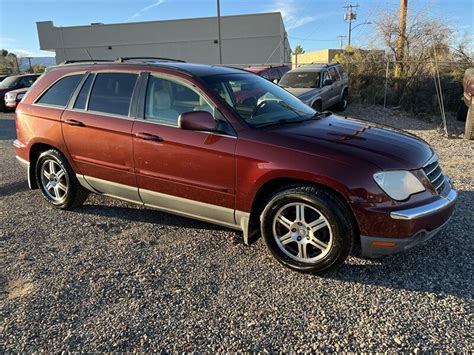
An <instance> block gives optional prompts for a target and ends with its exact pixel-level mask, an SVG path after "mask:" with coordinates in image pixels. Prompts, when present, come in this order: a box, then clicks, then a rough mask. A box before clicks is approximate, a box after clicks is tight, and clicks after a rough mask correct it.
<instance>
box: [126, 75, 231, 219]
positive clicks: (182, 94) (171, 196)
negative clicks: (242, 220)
mask: <svg viewBox="0 0 474 355" xmlns="http://www.w3.org/2000/svg"><path fill="white" fill-rule="evenodd" d="M142 92H143V95H142V98H141V99H140V102H141V103H142V102H143V103H144V107H143V108H142V109H141V111H142V114H141V117H142V119H137V120H136V122H135V124H134V127H133V142H134V157H135V173H136V176H137V182H138V187H139V191H140V196H141V198H142V200H143V202H144V203H145V204H146V205H148V206H153V207H158V208H160V209H162V210H166V211H172V212H175V213H179V214H183V215H186V216H190V217H198V218H200V219H204V220H208V221H212V222H218V223H221V224H233V223H234V206H235V148H236V142H237V139H236V136H235V134H233V131H232V127H230V126H229V128H230V131H229V133H228V134H227V133H222V134H215V133H210V132H204V131H189V130H184V129H181V128H179V127H178V117H179V115H180V114H182V113H184V112H189V111H198V110H199V111H208V112H211V113H212V114H213V115H214V117H216V118H217V117H219V118H220V119H222V120H225V118H224V117H223V116H221V114H220V113H219V111H217V109H215V107H214V105H213V104H212V103H211V100H210V99H209V98H208V97H206V96H205V95H204V94H203V93H202V92H201V91H200V90H199V88H197V87H196V86H195V85H193V84H192V83H191V82H189V81H187V80H184V79H183V78H178V77H175V76H173V75H164V74H158V73H157V74H150V75H149V78H148V81H147V84H146V85H145V84H144V87H143V91H142ZM223 122H224V123H225V122H226V121H223Z"/></svg>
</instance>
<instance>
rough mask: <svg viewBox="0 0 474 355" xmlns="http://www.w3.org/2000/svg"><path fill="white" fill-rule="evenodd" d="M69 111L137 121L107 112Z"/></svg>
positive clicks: (70, 110) (69, 110)
mask: <svg viewBox="0 0 474 355" xmlns="http://www.w3.org/2000/svg"><path fill="white" fill-rule="evenodd" d="M67 111H68V112H77V113H90V114H92V115H96V116H104V117H111V118H120V119H122V120H128V121H136V119H135V118H133V117H129V116H123V115H117V114H114V113H107V112H100V111H84V110H80V109H77V108H75V109H68V110H67Z"/></svg>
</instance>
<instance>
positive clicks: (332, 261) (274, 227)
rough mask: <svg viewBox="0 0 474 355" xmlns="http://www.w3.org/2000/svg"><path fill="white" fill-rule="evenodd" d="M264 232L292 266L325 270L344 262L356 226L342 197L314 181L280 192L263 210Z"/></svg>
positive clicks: (279, 256)
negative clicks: (314, 183) (312, 183)
mask: <svg viewBox="0 0 474 355" xmlns="http://www.w3.org/2000/svg"><path fill="white" fill-rule="evenodd" d="M261 217H262V223H261V232H262V236H263V238H264V240H265V243H266V245H267V247H268V249H269V250H270V252H271V253H272V255H273V256H274V257H275V258H276V259H277V260H278V261H279V262H280V263H281V264H283V265H284V266H286V267H289V268H291V269H294V270H297V271H302V272H308V273H323V272H326V271H329V270H331V269H334V268H336V267H337V266H339V265H340V264H342V263H343V262H344V261H345V260H346V258H347V256H348V255H349V253H350V252H351V249H352V247H353V245H354V240H355V234H356V233H355V228H354V226H353V223H352V218H351V216H350V215H349V212H348V211H347V208H345V206H344V204H343V203H342V201H340V200H339V198H338V197H337V196H335V195H334V194H333V193H331V192H328V191H326V190H325V189H322V188H319V187H316V186H311V185H294V186H287V187H285V188H283V189H282V190H279V191H278V192H276V193H275V194H274V195H273V196H272V197H271V198H270V199H269V201H268V203H267V205H266V207H265V209H264V211H263V213H262V216H261Z"/></svg>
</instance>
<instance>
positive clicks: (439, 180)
mask: <svg viewBox="0 0 474 355" xmlns="http://www.w3.org/2000/svg"><path fill="white" fill-rule="evenodd" d="M423 171H424V172H425V175H426V177H427V178H428V180H430V182H431V184H432V185H433V187H434V188H435V189H436V192H437V193H438V194H439V193H441V191H443V189H444V184H445V179H444V174H443V171H442V170H441V167H440V166H439V163H438V157H436V156H434V157H433V159H431V160H430V161H429V162H428V164H426V165H425V166H424V167H423Z"/></svg>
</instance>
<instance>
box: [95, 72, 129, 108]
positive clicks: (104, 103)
mask: <svg viewBox="0 0 474 355" xmlns="http://www.w3.org/2000/svg"><path fill="white" fill-rule="evenodd" d="M137 78H138V74H131V73H101V74H97V75H96V79H95V82H94V86H93V87H92V92H91V95H90V98H89V107H88V110H90V111H98V112H104V113H111V114H115V115H122V116H128V111H129V109H130V102H131V100H132V94H133V89H134V87H135V83H136V81H137Z"/></svg>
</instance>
